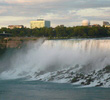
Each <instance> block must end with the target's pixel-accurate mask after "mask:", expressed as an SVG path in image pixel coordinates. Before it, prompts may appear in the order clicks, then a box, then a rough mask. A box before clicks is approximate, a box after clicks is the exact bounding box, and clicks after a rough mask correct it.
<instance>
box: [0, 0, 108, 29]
mask: <svg viewBox="0 0 110 100" xmlns="http://www.w3.org/2000/svg"><path fill="white" fill-rule="evenodd" d="M39 18H42V19H45V20H50V21H51V26H52V27H55V26H57V25H61V24H64V25H65V26H76V25H81V22H82V20H85V19H88V20H90V21H91V24H95V23H97V24H102V22H103V21H110V0H0V27H5V26H8V25H24V26H27V27H30V21H32V20H37V19H39Z"/></svg>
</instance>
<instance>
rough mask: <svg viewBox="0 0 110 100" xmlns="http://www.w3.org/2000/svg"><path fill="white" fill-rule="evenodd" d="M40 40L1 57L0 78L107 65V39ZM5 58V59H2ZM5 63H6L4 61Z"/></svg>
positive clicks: (109, 46)
mask: <svg viewBox="0 0 110 100" xmlns="http://www.w3.org/2000/svg"><path fill="white" fill-rule="evenodd" d="M42 41H43V40H39V41H37V42H36V43H29V44H28V46H27V47H25V48H22V49H20V50H18V51H17V52H14V53H13V54H11V57H10V58H8V61H6V58H7V55H8V54H6V55H5V57H4V59H3V60H2V67H6V69H5V70H3V71H2V72H1V74H0V78H1V79H16V78H23V77H26V76H28V77H29V78H35V77H36V74H35V73H36V72H41V71H43V72H45V73H46V72H54V71H57V70H62V69H65V68H69V67H75V66H76V65H79V66H80V67H81V68H82V69H81V70H80V71H83V72H85V73H88V72H90V71H91V70H98V69H102V68H103V67H105V66H106V65H110V40H108V39H100V40H95V39H91V40H89V39H85V40H81V39H78V40H75V39H73V40H45V42H44V43H42ZM3 62H4V63H3ZM6 63H7V64H6Z"/></svg>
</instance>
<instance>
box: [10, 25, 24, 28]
mask: <svg viewBox="0 0 110 100" xmlns="http://www.w3.org/2000/svg"><path fill="white" fill-rule="evenodd" d="M8 28H9V29H14V28H24V26H23V25H9V26H8Z"/></svg>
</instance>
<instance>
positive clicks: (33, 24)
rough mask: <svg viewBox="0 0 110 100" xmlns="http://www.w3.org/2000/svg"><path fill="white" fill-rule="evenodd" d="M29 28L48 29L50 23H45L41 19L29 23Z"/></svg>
mask: <svg viewBox="0 0 110 100" xmlns="http://www.w3.org/2000/svg"><path fill="white" fill-rule="evenodd" d="M30 26H31V29H34V28H43V27H47V28H49V27H50V21H45V20H43V19H37V21H31V22H30Z"/></svg>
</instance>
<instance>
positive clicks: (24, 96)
mask: <svg viewBox="0 0 110 100" xmlns="http://www.w3.org/2000/svg"><path fill="white" fill-rule="evenodd" d="M0 100H110V89H109V88H79V86H72V85H71V84H57V83H48V82H41V81H23V80H5V81H0Z"/></svg>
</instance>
